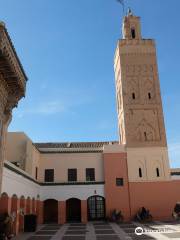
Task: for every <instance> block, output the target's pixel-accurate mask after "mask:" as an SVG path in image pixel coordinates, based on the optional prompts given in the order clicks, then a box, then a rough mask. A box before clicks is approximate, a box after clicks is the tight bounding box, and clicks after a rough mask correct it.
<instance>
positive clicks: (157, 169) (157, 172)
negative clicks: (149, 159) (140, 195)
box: [156, 168, 160, 177]
mask: <svg viewBox="0 0 180 240" xmlns="http://www.w3.org/2000/svg"><path fill="white" fill-rule="evenodd" d="M156 175H157V177H159V176H160V174H159V168H156Z"/></svg>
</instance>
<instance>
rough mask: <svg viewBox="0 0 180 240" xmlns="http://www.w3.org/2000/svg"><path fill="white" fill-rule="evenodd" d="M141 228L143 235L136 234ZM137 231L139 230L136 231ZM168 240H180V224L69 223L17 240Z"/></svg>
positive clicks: (50, 225) (41, 227) (20, 236)
mask: <svg viewBox="0 0 180 240" xmlns="http://www.w3.org/2000/svg"><path fill="white" fill-rule="evenodd" d="M137 227H139V230H140V231H138V233H140V232H141V228H142V229H143V230H144V233H143V234H142V235H137V234H135V229H136V228H137ZM136 231H137V230H136ZM56 239H58V240H141V239H142V240H153V239H159V240H166V239H171V240H172V239H180V222H172V221H169V222H159V221H155V222H152V223H148V224H140V223H137V222H130V223H124V224H116V223H109V222H88V223H87V224H82V223H69V224H64V225H57V224H49V225H40V226H39V227H38V229H37V231H36V232H35V233H24V234H21V235H18V236H17V237H16V238H15V240H56Z"/></svg>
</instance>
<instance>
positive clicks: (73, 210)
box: [66, 198, 81, 222]
mask: <svg viewBox="0 0 180 240" xmlns="http://www.w3.org/2000/svg"><path fill="white" fill-rule="evenodd" d="M66 221H67V222H80V221H81V200H79V199H77V198H70V199H68V200H67V201H66Z"/></svg>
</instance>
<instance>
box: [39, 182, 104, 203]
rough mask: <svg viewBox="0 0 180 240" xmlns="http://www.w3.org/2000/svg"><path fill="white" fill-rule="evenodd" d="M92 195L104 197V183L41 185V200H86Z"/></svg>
mask: <svg viewBox="0 0 180 240" xmlns="http://www.w3.org/2000/svg"><path fill="white" fill-rule="evenodd" d="M93 195H100V196H102V197H104V185H103V184H101V185H64V186H41V190H40V196H41V200H46V199H49V198H53V199H56V200H59V201H64V200H67V199H69V198H72V197H73V198H78V199H80V200H86V199H88V197H90V196H93Z"/></svg>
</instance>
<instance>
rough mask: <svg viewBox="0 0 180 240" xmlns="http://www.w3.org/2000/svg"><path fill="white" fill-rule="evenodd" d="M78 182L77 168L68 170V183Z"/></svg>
mask: <svg viewBox="0 0 180 240" xmlns="http://www.w3.org/2000/svg"><path fill="white" fill-rule="evenodd" d="M76 181H77V169H76V168H72V169H68V182H76Z"/></svg>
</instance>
